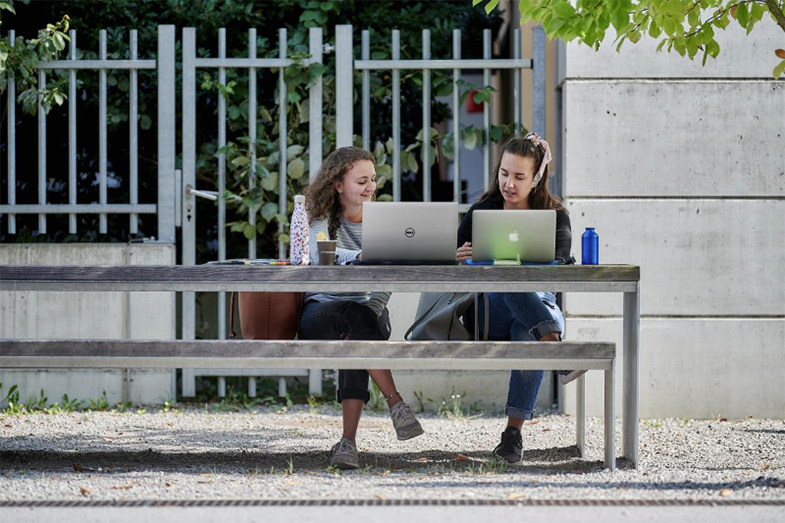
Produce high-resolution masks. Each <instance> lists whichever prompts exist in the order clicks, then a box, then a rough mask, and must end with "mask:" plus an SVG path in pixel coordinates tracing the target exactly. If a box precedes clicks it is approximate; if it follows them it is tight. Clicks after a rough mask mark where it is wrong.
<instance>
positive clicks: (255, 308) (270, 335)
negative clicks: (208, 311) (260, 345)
mask: <svg viewBox="0 0 785 523" xmlns="http://www.w3.org/2000/svg"><path fill="white" fill-rule="evenodd" d="M236 301H238V302H239V305H240V332H241V333H242V335H243V339H245V340H292V339H294V338H295V336H297V331H298V328H299V326H300V312H301V311H302V306H303V293H302V292H233V293H232V298H231V305H230V311H229V337H230V338H235V337H236V334H235V332H234V306H235V302H236Z"/></svg>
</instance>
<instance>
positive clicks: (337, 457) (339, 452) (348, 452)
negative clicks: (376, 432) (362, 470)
mask: <svg viewBox="0 0 785 523" xmlns="http://www.w3.org/2000/svg"><path fill="white" fill-rule="evenodd" d="M330 452H331V454H332V457H330V465H331V466H333V467H338V468H339V469H341V470H348V469H356V468H357V467H358V466H359V458H358V456H357V447H356V446H355V445H354V443H352V442H351V441H349V440H348V439H346V438H341V441H339V442H338V443H336V444H335V445H333V448H332V450H331V451H330Z"/></svg>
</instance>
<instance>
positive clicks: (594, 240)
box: [581, 227, 600, 265]
mask: <svg viewBox="0 0 785 523" xmlns="http://www.w3.org/2000/svg"><path fill="white" fill-rule="evenodd" d="M581 239H582V246H583V259H582V260H581V263H583V264H584V265H597V264H599V263H600V237H599V236H597V233H596V232H594V227H586V232H584V233H583V237H582V238H581Z"/></svg>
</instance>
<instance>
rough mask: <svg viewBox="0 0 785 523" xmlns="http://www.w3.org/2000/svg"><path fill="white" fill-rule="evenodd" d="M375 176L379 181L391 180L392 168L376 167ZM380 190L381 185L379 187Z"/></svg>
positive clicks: (385, 166)
mask: <svg viewBox="0 0 785 523" xmlns="http://www.w3.org/2000/svg"><path fill="white" fill-rule="evenodd" d="M376 176H377V177H379V178H381V179H390V178H392V166H391V165H379V166H377V167H376ZM379 188H380V189H381V185H380V186H379Z"/></svg>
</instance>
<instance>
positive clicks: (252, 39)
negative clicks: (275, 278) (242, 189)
mask: <svg viewBox="0 0 785 523" xmlns="http://www.w3.org/2000/svg"><path fill="white" fill-rule="evenodd" d="M248 58H251V59H254V58H256V29H249V30H248ZM248 149H250V151H251V168H250V169H249V170H248V188H249V189H254V188H255V187H256V67H249V68H248ZM256 212H257V211H256V210H253V209H248V223H250V224H251V225H252V226H253V228H254V231H256ZM248 257H249V258H251V259H253V258H256V232H254V237H253V239H251V240H248Z"/></svg>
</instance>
